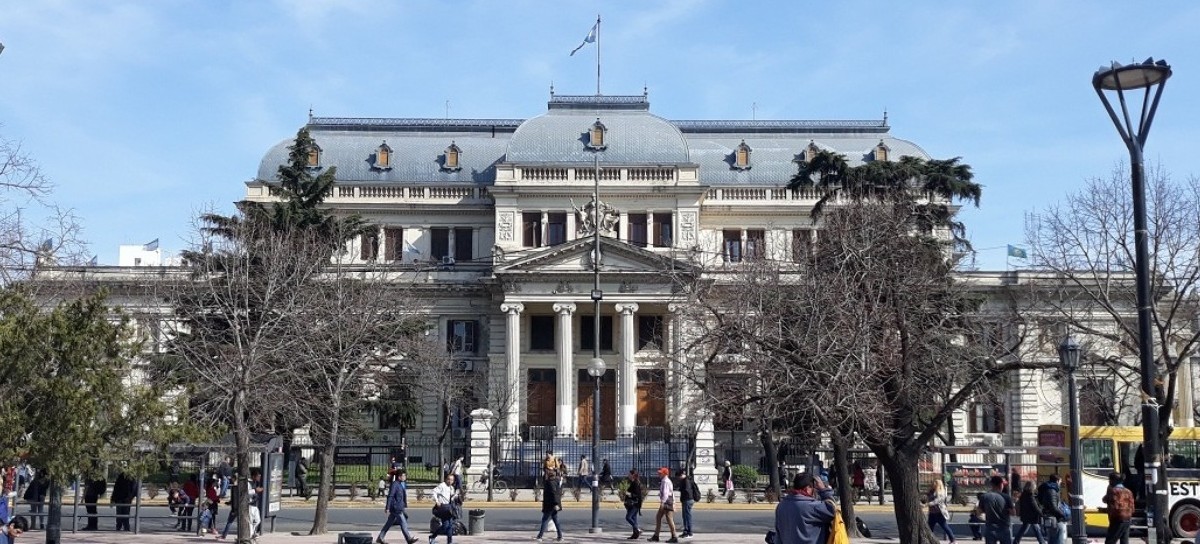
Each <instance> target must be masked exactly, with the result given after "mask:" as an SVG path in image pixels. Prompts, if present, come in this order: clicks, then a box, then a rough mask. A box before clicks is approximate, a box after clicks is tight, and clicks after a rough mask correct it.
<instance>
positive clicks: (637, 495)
mask: <svg viewBox="0 0 1200 544" xmlns="http://www.w3.org/2000/svg"><path fill="white" fill-rule="evenodd" d="M626 481H628V482H629V486H628V487H627V488H626V489H625V522H626V523H628V524H629V526H630V527H633V535H631V536H630V537H629V538H628V540H637V539H638V538H640V537H641V536H642V529H641V527H639V526H638V515H639V514H641V513H642V499H643V495H644V494H643V493H642V482H641V479H640V478H639V476H638V471H637V469H630V471H629V478H628V480H626Z"/></svg>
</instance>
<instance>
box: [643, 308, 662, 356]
mask: <svg viewBox="0 0 1200 544" xmlns="http://www.w3.org/2000/svg"><path fill="white" fill-rule="evenodd" d="M663 336H665V333H664V330H663V317H662V316H661V315H639V316H638V337H637V349H639V350H643V349H662V348H663Z"/></svg>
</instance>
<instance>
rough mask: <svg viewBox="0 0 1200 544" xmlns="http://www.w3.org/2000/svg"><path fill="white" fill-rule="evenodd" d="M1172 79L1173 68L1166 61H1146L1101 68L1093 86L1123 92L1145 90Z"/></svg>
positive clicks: (1093, 77)
mask: <svg viewBox="0 0 1200 544" xmlns="http://www.w3.org/2000/svg"><path fill="white" fill-rule="evenodd" d="M1169 77H1171V66H1170V65H1168V64H1167V61H1165V60H1157V61H1156V60H1154V59H1153V58H1148V59H1146V61H1145V62H1142V63H1140V64H1139V63H1131V64H1125V65H1122V64H1121V63H1119V62H1113V63H1112V65H1111V66H1101V67H1100V69H1099V70H1096V75H1094V76H1092V86H1093V87H1095V88H1096V89H1098V90H1105V91H1122V90H1131V89H1144V88H1146V87H1151V86H1153V85H1157V84H1159V83H1162V82H1164V81H1166V80H1167V78H1169Z"/></svg>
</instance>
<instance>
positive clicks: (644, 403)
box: [636, 370, 667, 427]
mask: <svg viewBox="0 0 1200 544" xmlns="http://www.w3.org/2000/svg"><path fill="white" fill-rule="evenodd" d="M636 425H637V426H638V427H666V426H667V374H666V371H663V370H639V371H637V422H636Z"/></svg>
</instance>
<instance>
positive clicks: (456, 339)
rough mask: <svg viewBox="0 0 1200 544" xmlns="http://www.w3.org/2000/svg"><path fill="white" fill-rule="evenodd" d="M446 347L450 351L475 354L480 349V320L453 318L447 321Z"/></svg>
mask: <svg viewBox="0 0 1200 544" xmlns="http://www.w3.org/2000/svg"><path fill="white" fill-rule="evenodd" d="M446 349H447V350H448V351H450V353H465V354H472V355H473V354H475V353H478V350H479V322H478V321H473V320H463V319H451V320H449V321H447V322H446Z"/></svg>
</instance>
